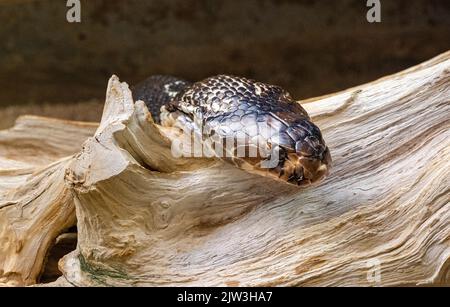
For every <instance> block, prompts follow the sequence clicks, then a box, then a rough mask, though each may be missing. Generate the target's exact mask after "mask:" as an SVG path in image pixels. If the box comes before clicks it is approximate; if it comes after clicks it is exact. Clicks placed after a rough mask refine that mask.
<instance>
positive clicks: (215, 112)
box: [134, 75, 331, 186]
mask: <svg viewBox="0 0 450 307" xmlns="http://www.w3.org/2000/svg"><path fill="white" fill-rule="evenodd" d="M161 78H163V77H158V78H157V80H159V81H161ZM147 80H150V82H148V83H147V85H146V88H147V90H146V89H145V88H144V89H143V87H142V86H141V87H139V86H138V89H136V90H134V93H136V92H138V93H146V96H145V95H144V96H145V97H144V98H145V99H143V100H144V101H145V102H146V103H147V105H148V106H149V109H150V110H151V111H152V113H154V112H155V111H154V110H155V107H159V106H161V108H160V111H161V113H160V114H154V115H156V116H154V117H157V118H161V124H162V125H165V126H177V127H179V128H181V129H183V130H185V131H186V132H189V133H197V134H198V135H200V136H201V139H202V141H203V142H204V143H207V144H208V146H209V148H211V151H213V152H215V153H216V155H217V153H219V152H220V153H219V154H218V155H219V156H221V157H225V160H228V161H232V162H234V163H235V164H236V165H237V166H238V167H240V168H242V169H245V170H246V171H249V172H252V173H256V174H260V175H264V176H270V177H272V178H274V179H276V180H282V181H284V182H287V183H290V184H295V185H299V186H306V185H309V184H311V183H314V182H318V181H320V180H321V179H323V178H324V177H325V176H326V175H327V174H328V170H329V168H330V165H331V156H330V152H329V150H328V148H327V146H326V145H325V142H324V140H323V137H322V133H321V132H320V130H319V128H318V127H317V126H316V125H315V124H313V123H312V122H311V119H310V117H309V116H308V114H307V112H306V111H305V110H304V109H303V108H302V107H301V106H300V104H299V103H297V102H296V101H294V100H293V99H292V98H291V96H290V95H289V93H287V92H286V91H284V90H283V89H282V88H280V87H278V86H274V85H268V84H264V83H261V82H255V81H253V80H248V79H245V78H240V77H233V76H226V75H219V76H215V77H210V78H207V79H205V80H203V81H200V82H196V83H193V84H189V83H187V82H185V81H182V80H177V79H174V78H173V77H170V78H168V79H167V80H166V81H164V80H163V82H160V84H159V85H158V82H154V81H155V79H153V80H151V79H147ZM164 82H166V83H165V84H166V85H161V84H164ZM148 84H150V87H151V89H152V91H149V90H148V88H149V85H148ZM155 84H156V85H157V86H156V87H155ZM174 84H175V85H176V86H174ZM174 88H176V89H177V90H179V92H178V93H177V94H175V93H174V91H173V89H174ZM168 89H171V90H172V91H171V92H170V93H168V92H167V90H168ZM161 91H163V92H164V91H166V93H165V94H162V93H161ZM161 97H163V99H161ZM142 98H143V95H142V94H140V95H135V99H142ZM225 140H232V141H233V142H232V145H231V146H230V147H227V148H226V149H223V148H222V147H220V146H218V144H225ZM268 151H271V152H270V154H269V156H268V157H266V156H264V154H263V153H267V152H268ZM265 158H266V159H265ZM274 158H276V161H275V164H271V165H270V167H269V168H268V167H267V164H265V165H264V163H262V162H263V161H266V162H267V160H269V159H272V162H273V160H274Z"/></svg>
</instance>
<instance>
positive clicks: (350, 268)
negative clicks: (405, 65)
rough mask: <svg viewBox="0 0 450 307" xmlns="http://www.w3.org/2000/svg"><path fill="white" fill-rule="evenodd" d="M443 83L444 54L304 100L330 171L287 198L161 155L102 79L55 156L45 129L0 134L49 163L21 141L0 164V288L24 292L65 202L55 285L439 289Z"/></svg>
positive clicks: (442, 268)
mask: <svg viewBox="0 0 450 307" xmlns="http://www.w3.org/2000/svg"><path fill="white" fill-rule="evenodd" d="M449 85H450V52H447V53H445V54H442V55H441V56H439V57H437V58H435V59H432V60H430V61H428V62H426V63H424V64H422V65H419V66H417V67H414V68H411V69H409V70H407V71H404V72H401V73H399V74H396V75H392V76H388V77H386V78H383V79H381V80H377V81H374V82H372V83H369V84H365V85H362V86H359V87H356V88H353V89H349V90H346V91H343V92H340V93H336V94H331V95H328V96H325V97H320V98H317V99H311V100H308V101H305V102H304V106H305V108H306V109H307V110H308V112H309V113H310V114H311V115H312V116H313V118H314V119H315V121H316V122H317V124H318V126H319V127H320V128H321V130H322V131H323V133H324V138H325V140H326V141H327V144H328V145H329V147H330V150H331V153H332V156H333V161H334V168H333V169H332V171H331V174H330V177H329V178H328V179H327V180H326V181H325V182H323V183H322V184H320V185H319V186H315V187H310V188H306V189H297V188H295V187H291V186H288V185H285V184H282V183H277V182H274V181H271V180H270V179H267V178H263V177H259V176H255V175H250V174H248V173H245V172H243V171H241V170H239V169H236V168H234V167H233V166H231V165H229V164H226V163H223V162H221V161H219V160H214V159H176V158H174V157H172V155H171V153H170V139H171V138H172V137H173V135H176V134H177V131H176V130H174V129H173V128H163V127H160V126H158V125H155V124H154V123H153V122H152V120H151V116H150V114H149V113H148V111H147V109H146V107H145V105H144V104H143V103H142V102H136V103H134V102H133V100H132V98H131V93H130V91H129V89H128V86H127V85H126V84H125V83H120V82H119V80H118V78H117V77H112V78H111V80H110V83H109V85H108V91H107V99H106V104H105V110H104V114H103V119H102V122H101V124H100V125H99V127H98V129H97V130H96V132H95V136H94V137H91V138H88V139H87V141H86V142H84V144H83V148H81V146H80V149H79V150H78V149H76V147H77V146H79V145H80V142H79V141H81V140H80V139H81V135H83V136H84V137H86V138H87V135H88V134H90V133H93V131H92V129H93V128H92V127H91V126H89V127H84V126H79V127H77V128H76V129H72V128H69V127H75V126H76V125H77V124H74V123H67V124H63V125H60V126H58V129H56V130H58V131H63V129H69V132H67V138H64V137H63V138H60V139H58V142H57V143H58V144H60V146H59V147H58V146H56V147H54V148H60V149H54V151H52V154H49V153H48V152H46V151H45V150H43V149H42V148H43V147H42V146H40V147H39V146H37V145H36V142H37V143H39V142H42V143H43V142H52V140H53V138H54V137H58V136H54V135H53V133H51V132H50V131H47V132H46V133H39V132H38V131H30V130H26V129H25V130H23V131H22V133H19V134H16V135H13V134H12V133H13V132H14V129H13V130H12V131H9V132H3V134H2V135H0V143H1V140H4V139H8V140H9V141H8V142H9V143H8V144H9V145H2V146H3V147H0V151H1V152H9V153H11V152H12V153H14V150H15V143H14V140H15V139H24V138H26V137H27V136H29V137H31V138H32V139H35V140H37V141H36V142H34V143H33V146H37V148H36V152H39V153H40V154H42V155H43V156H44V158H43V160H45V161H46V162H45V163H48V161H47V160H52V159H54V160H52V161H54V162H53V163H51V164H50V165H46V164H45V163H44V164H41V165H38V162H36V160H34V159H32V158H31V157H33V154H32V151H33V150H34V149H32V147H33V146H31V145H30V146H28V147H27V148H28V149H29V150H30V152H31V153H30V154H28V155H25V154H24V158H23V160H22V159H21V154H20V153H19V152H18V153H17V154H14V155H13V156H14V159H8V158H2V160H1V161H2V170H1V173H0V174H1V177H0V179H1V180H2V181H1V182H2V190H1V191H0V193H2V194H0V241H1V243H2V244H1V245H0V250H1V254H0V282H2V283H4V284H9V285H24V284H33V283H34V282H35V281H36V280H37V278H38V276H39V272H40V271H41V270H42V265H43V263H44V262H45V261H44V260H45V254H46V251H47V250H48V248H49V246H51V242H52V241H53V240H54V239H55V238H56V237H57V236H58V235H59V234H60V233H61V232H62V231H63V230H64V229H65V228H67V227H68V226H70V225H72V224H73V221H74V219H75V215H74V213H73V208H74V207H75V208H76V218H77V226H78V245H77V249H76V250H75V251H73V252H71V253H70V254H68V255H67V256H65V257H64V258H63V259H62V260H61V261H60V269H61V270H62V271H63V273H64V276H63V277H61V278H60V279H59V280H58V282H57V283H56V284H55V285H68V284H72V285H77V286H87V285H95V286H97V285H156V286H158V285H165V286H167V285H186V286H192V285H201V286H220V285H230V286H231V285H233V286H235V285H240V286H283V285H290V286H305V285H308V286H311V285H320V286H327V285H339V286H343V285H423V284H450V202H449V200H450V198H449V186H450V184H449V183H450V182H449V181H450V129H449V128H450V86H449ZM28 120H29V118H28V119H27V118H25V119H22V122H23V121H25V122H27V121H28ZM42 121H43V122H46V123H45V124H44V123H42V125H43V126H46V127H55V125H56V124H55V122H53V121H52V120H42ZM58 123H59V124H60V122H58ZM80 125H81V124H80ZM19 126H20V122H19ZM66 127H67V128H66ZM15 129H17V127H16V128H15ZM77 133H80V134H79V135H78V136H79V137H75V135H76V134H77ZM63 134H64V131H63ZM58 135H59V134H58ZM75 138H76V140H77V141H78V143H75V142H74V139H75ZM1 144H4V143H1ZM69 144H70V145H71V146H73V147H66V146H69ZM2 148H3V149H2ZM55 152H56V153H58V154H55ZM72 152H79V153H78V154H76V155H75V156H70V154H71V153H72ZM67 155H68V156H67ZM63 156H67V157H63ZM50 157H51V158H50ZM33 163H34V164H33ZM38 170H40V171H38ZM22 173H23V174H22ZM4 178H6V179H5V180H7V181H6V182H8V183H7V184H3V182H5V181H4ZM74 204H75V206H74ZM37 251H38V252H37Z"/></svg>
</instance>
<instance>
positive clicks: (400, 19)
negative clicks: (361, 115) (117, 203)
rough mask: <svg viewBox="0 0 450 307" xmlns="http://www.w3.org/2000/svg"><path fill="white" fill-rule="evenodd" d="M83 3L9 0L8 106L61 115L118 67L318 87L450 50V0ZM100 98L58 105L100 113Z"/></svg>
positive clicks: (2, 58)
mask: <svg viewBox="0 0 450 307" xmlns="http://www.w3.org/2000/svg"><path fill="white" fill-rule="evenodd" d="M81 3H82V8H81V13H82V22H81V23H73V24H71V23H68V22H67V21H66V11H67V7H66V1H65V0H34V1H33V0H0V20H1V26H0V38H1V42H0V86H1V89H2V90H1V91H0V108H1V107H5V106H24V105H28V106H29V105H37V106H40V105H47V110H50V111H47V112H41V109H39V107H34V108H31V109H27V110H31V111H30V112H32V113H33V112H34V113H40V112H41V113H49V114H50V115H52V114H51V113H52V111H53V110H57V107H56V106H55V107H54V108H53V107H48V103H58V105H59V106H60V105H61V104H62V105H63V106H66V107H67V108H70V107H73V106H78V105H80V104H79V103H78V102H82V101H87V100H90V101H91V100H92V99H98V100H99V101H101V100H102V99H103V97H104V92H105V87H106V83H107V80H108V78H109V77H110V75H111V74H113V73H115V74H117V75H118V76H119V77H120V78H121V80H123V81H126V82H128V83H131V84H133V83H135V82H137V81H139V80H142V79H144V78H145V77H146V76H148V75H151V74H172V75H176V76H180V77H183V78H186V79H189V80H194V81H195V80H200V79H202V78H205V77H208V76H210V75H214V74H219V73H230V74H236V75H241V76H246V77H251V78H254V79H257V80H259V81H264V82H268V83H274V84H278V85H281V86H283V87H284V88H285V89H287V90H288V91H289V92H291V94H292V95H293V96H294V97H297V98H308V97H312V96H317V95H321V94H326V93H330V92H333V91H337V90H341V89H345V88H348V87H351V86H354V85H357V84H361V83H364V82H368V81H371V80H373V79H376V78H379V77H381V76H384V75H386V74H390V73H394V72H397V71H400V70H402V69H405V68H408V67H410V66H412V65H415V64H418V63H420V62H422V61H424V60H427V59H429V58H431V57H433V56H436V55H437V54H439V53H441V52H444V51H446V50H448V49H450V1H449V0H423V1H421V0H416V1H414V0H403V1H402V0H381V4H382V14H381V15H382V22H381V23H373V24H370V23H368V22H367V20H366V12H367V10H368V8H367V7H366V1H365V0H342V1H326V0H321V1H319V0H298V1H289V0H278V1H275V0H248V1H246V0H244V1H238V0H228V1H216V0H200V1H197V0H182V1H181V0H180V1H175V0H173V1H156V0H155V1H153V0H150V1H143V0H121V1H112V0H85V1H83V0H82V1H81ZM76 103H78V104H76ZM100 106H101V104H100V103H99V104H98V105H96V106H95V107H92V109H88V110H84V109H80V110H82V111H80V112H77V110H78V109H75V111H74V110H72V111H70V112H69V111H67V114H66V113H65V111H64V109H63V110H62V111H61V112H60V111H58V112H60V113H58V112H57V111H55V112H56V113H57V114H56V115H55V116H59V117H67V118H72V117H74V118H76V119H88V120H96V119H98V116H99V113H100V110H101V107H100ZM67 110H69V109H67ZM89 110H91V111H89ZM24 112H25V111H24ZM10 113H11V112H10ZM18 113H20V112H12V113H11V114H14V115H16V114H18ZM47 115H48V114H47Z"/></svg>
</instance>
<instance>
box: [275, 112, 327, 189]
mask: <svg viewBox="0 0 450 307" xmlns="http://www.w3.org/2000/svg"><path fill="white" fill-rule="evenodd" d="M278 146H279V147H280V155H279V164H278V166H277V167H276V168H274V169H272V170H271V172H272V173H274V174H276V175H278V178H279V179H281V180H283V181H286V182H288V183H291V184H295V185H298V186H307V185H310V184H313V183H317V182H320V181H321V180H323V179H324V178H325V177H326V176H327V175H328V172H329V170H330V168H331V154H330V150H329V149H328V147H327V146H326V144H325V141H324V140H323V137H322V133H321V132H320V130H319V128H318V127H317V126H316V125H314V124H313V123H312V122H311V121H309V120H307V119H305V120H303V121H302V122H300V123H297V124H295V125H292V126H290V127H289V128H288V129H287V130H286V132H285V133H281V134H280V137H279V139H278Z"/></svg>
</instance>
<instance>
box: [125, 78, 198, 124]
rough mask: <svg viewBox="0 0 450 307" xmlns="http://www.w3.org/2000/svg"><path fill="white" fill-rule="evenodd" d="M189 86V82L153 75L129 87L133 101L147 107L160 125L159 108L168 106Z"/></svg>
mask: <svg viewBox="0 0 450 307" xmlns="http://www.w3.org/2000/svg"><path fill="white" fill-rule="evenodd" d="M190 85H191V83H190V82H188V81H185V80H183V79H179V78H176V77H172V76H166V75H154V76H151V77H149V78H147V79H145V80H144V81H142V82H140V83H138V84H136V85H134V86H132V87H131V91H132V93H133V99H134V101H137V100H142V101H144V102H145V104H146V105H147V108H148V110H149V111H150V113H151V114H152V117H153V120H154V121H155V122H156V123H158V124H159V123H161V117H160V114H161V107H162V106H165V105H168V104H169V103H170V102H171V101H172V100H174V99H175V97H176V96H177V95H182V94H183V92H184V91H185V90H186V89H187V88H188V87H189V86H190Z"/></svg>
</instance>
